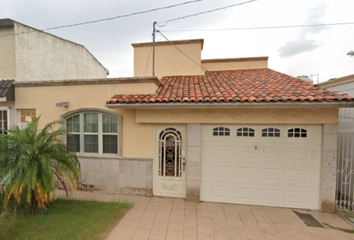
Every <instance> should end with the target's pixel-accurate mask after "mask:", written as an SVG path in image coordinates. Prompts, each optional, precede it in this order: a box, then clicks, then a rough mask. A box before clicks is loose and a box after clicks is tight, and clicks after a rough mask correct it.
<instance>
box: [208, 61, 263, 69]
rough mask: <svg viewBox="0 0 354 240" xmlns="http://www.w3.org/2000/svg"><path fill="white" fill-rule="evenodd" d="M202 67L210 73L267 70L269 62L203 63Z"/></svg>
mask: <svg viewBox="0 0 354 240" xmlns="http://www.w3.org/2000/svg"><path fill="white" fill-rule="evenodd" d="M202 67H204V68H205V69H207V70H208V71H220V70H239V69H258V68H267V67H268V60H243V61H239V60H235V61H215V62H213V61H205V62H204V61H203V60H202Z"/></svg>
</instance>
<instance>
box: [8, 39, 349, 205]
mask: <svg viewBox="0 0 354 240" xmlns="http://www.w3.org/2000/svg"><path fill="white" fill-rule="evenodd" d="M203 44H204V41H203V39H194V40H183V41H172V42H157V43H156V52H155V55H156V64H155V66H156V68H155V71H156V76H155V77H151V76H146V75H148V72H149V71H150V69H151V68H150V67H151V66H152V59H151V54H150V52H151V51H152V43H138V44H132V46H133V47H134V59H135V60H134V77H131V78H108V79H102V78H98V79H87V80H79V79H77V80H71V81H68V80H54V81H25V82H16V83H14V85H15V93H16V98H17V99H16V106H17V107H18V108H25V109H26V108H32V109H35V110H36V113H37V114H38V115H39V114H40V115H42V119H41V120H42V123H41V124H42V125H43V124H45V123H47V122H50V121H53V120H58V119H61V120H62V121H64V122H65V124H64V126H63V127H65V128H66V129H68V130H69V132H70V133H71V135H70V136H67V138H66V139H65V141H66V143H67V144H68V145H69V146H71V147H72V148H74V149H75V151H76V152H77V155H78V158H79V160H80V163H81V171H82V184H81V186H80V188H81V189H84V190H88V191H98V192H105V193H110V194H137V195H146V196H152V195H155V196H162V197H178V198H185V199H187V200H188V201H210V202H224V203H239V204H252V205H265V206H277V207H292V208H306V209H319V210H321V211H323V212H333V211H334V201H335V190H334V188H335V181H336V164H335V163H336V158H337V145H336V142H337V124H338V109H339V108H340V107H353V106H354V102H353V100H354V99H353V98H352V97H350V96H348V95H346V94H343V93H339V92H335V91H331V90H321V89H319V87H318V86H316V85H313V84H311V83H308V82H305V81H301V80H299V79H297V78H294V77H291V76H288V75H285V74H283V73H279V72H277V71H274V70H272V69H269V68H268V58H267V57H250V58H234V59H207V60H202V59H201V50H202V49H203ZM187 56H188V57H187ZM191 59H192V60H193V61H191ZM63 101H67V102H68V107H56V104H57V103H58V102H63Z"/></svg>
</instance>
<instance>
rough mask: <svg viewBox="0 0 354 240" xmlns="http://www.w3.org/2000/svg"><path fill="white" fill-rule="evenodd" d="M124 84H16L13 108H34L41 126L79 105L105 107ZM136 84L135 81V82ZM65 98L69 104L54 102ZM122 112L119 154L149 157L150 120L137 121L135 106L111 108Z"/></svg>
mask: <svg viewBox="0 0 354 240" xmlns="http://www.w3.org/2000/svg"><path fill="white" fill-rule="evenodd" d="M122 85H123V84H120V85H119V84H108V85H103V84H102V85H80V86H50V87H15V94H16V108H17V109H31V108H32V109H33V108H35V109H36V113H37V116H39V115H41V121H40V126H41V127H43V125H44V124H46V123H48V122H51V121H54V120H59V118H60V116H61V115H62V114H64V113H67V112H68V111H71V110H75V109H78V108H100V109H104V110H109V109H107V108H106V107H105V104H106V100H107V99H109V98H110V97H112V96H113V95H114V94H121V93H122V92H121V90H120V88H121V86H122ZM134 85H137V84H134ZM62 101H68V102H69V107H67V108H65V107H60V108H57V107H56V106H55V104H56V103H58V102H62ZM111 111H112V112H116V113H118V114H120V115H121V116H122V156H124V157H140V158H151V157H152V134H153V125H152V124H137V123H136V122H135V110H111Z"/></svg>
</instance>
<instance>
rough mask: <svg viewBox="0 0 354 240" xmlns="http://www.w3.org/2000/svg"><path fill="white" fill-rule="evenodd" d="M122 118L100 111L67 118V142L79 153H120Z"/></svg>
mask: <svg viewBox="0 0 354 240" xmlns="http://www.w3.org/2000/svg"><path fill="white" fill-rule="evenodd" d="M119 128H120V119H119V118H117V117H114V116H111V115H108V114H104V113H100V112H82V113H78V114H75V115H72V116H70V117H68V118H66V129H67V130H68V131H69V133H70V135H67V137H66V143H67V145H69V146H70V147H72V148H73V149H74V150H75V151H76V152H79V153H97V154H120V152H119V144H120V143H119V141H120V139H119V134H120V133H119V131H120V129H119Z"/></svg>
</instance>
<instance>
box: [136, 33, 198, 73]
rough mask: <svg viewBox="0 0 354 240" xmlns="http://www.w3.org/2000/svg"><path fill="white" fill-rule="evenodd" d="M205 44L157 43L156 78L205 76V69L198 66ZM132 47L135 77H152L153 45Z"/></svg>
mask: <svg viewBox="0 0 354 240" xmlns="http://www.w3.org/2000/svg"><path fill="white" fill-rule="evenodd" d="M203 43H204V40H203V39H194V40H183V41H171V43H170V42H156V43H155V76H157V77H158V78H162V77H163V76H171V75H200V74H204V71H203V69H202V68H201V67H200V66H198V64H199V65H201V64H200V63H201V50H202V49H203ZM132 46H133V47H134V77H143V76H152V65H153V43H133V44H132ZM175 46H176V47H177V48H178V49H180V50H181V51H182V52H184V53H185V54H186V55H188V57H189V58H190V59H192V60H193V61H194V62H195V63H193V61H191V60H190V59H188V58H187V57H186V56H185V55H184V54H183V53H181V52H180V51H179V50H178V49H177V48H176V47H175ZM196 63H197V64H196Z"/></svg>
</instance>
